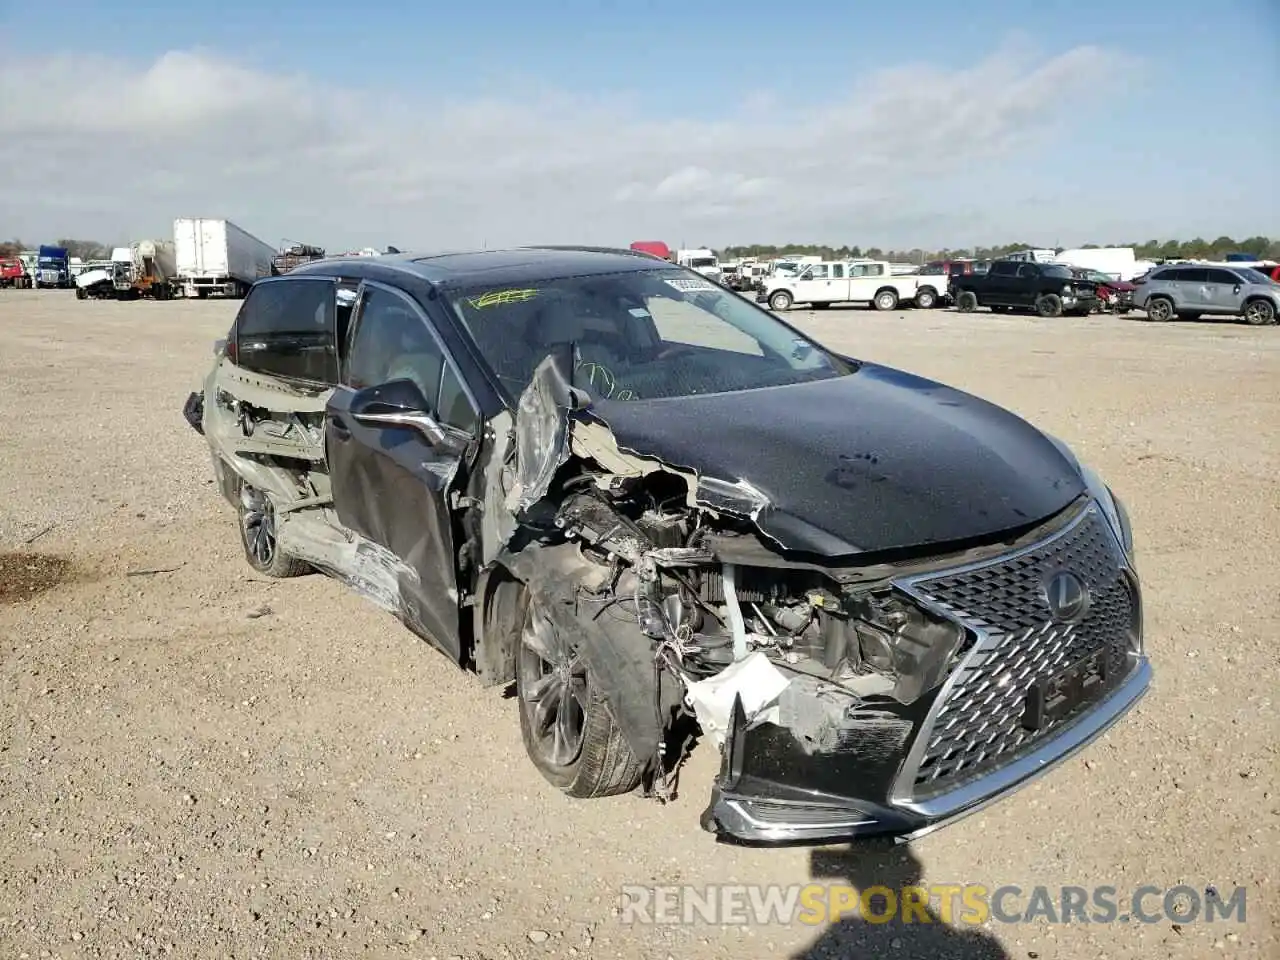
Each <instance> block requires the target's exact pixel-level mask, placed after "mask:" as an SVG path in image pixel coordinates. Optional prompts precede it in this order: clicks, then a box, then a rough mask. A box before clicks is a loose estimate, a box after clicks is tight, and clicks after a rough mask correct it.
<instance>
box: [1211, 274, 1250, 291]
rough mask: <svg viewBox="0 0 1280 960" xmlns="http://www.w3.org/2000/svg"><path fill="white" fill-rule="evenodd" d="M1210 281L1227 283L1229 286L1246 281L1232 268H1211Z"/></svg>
mask: <svg viewBox="0 0 1280 960" xmlns="http://www.w3.org/2000/svg"><path fill="white" fill-rule="evenodd" d="M1209 282H1210V283H1225V284H1226V285H1227V286H1229V287H1231V286H1235V285H1236V284H1239V283H1243V282H1244V281H1243V280H1241V279H1240V278H1239V277H1237V276H1236V275H1235V274H1234V273H1232V272H1231V271H1230V270H1210V271H1209Z"/></svg>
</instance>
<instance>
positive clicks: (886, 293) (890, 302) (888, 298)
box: [873, 290, 898, 310]
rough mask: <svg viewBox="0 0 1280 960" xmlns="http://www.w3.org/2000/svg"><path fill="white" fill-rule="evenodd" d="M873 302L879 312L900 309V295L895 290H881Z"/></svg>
mask: <svg viewBox="0 0 1280 960" xmlns="http://www.w3.org/2000/svg"><path fill="white" fill-rule="evenodd" d="M873 302H874V303H875V305H876V309H877V310H896V309H897V307H898V294H897V293H895V292H894V291H893V290H881V291H880V292H879V293H877V294H876V298H875V300H874V301H873Z"/></svg>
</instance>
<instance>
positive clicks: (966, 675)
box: [910, 507, 1134, 798]
mask: <svg viewBox="0 0 1280 960" xmlns="http://www.w3.org/2000/svg"><path fill="white" fill-rule="evenodd" d="M1064 570H1066V571H1070V572H1071V573H1074V574H1075V575H1076V576H1077V577H1079V578H1080V579H1081V580H1082V581H1083V582H1084V583H1085V584H1086V586H1087V587H1088V589H1089V593H1090V603H1089V607H1088V609H1087V612H1086V614H1085V616H1084V617H1083V618H1081V619H1080V620H1079V621H1078V622H1075V623H1069V624H1067V623H1058V622H1055V621H1054V620H1053V619H1052V618H1051V616H1050V613H1049V607H1048V601H1047V599H1046V594H1045V583H1046V581H1047V580H1049V579H1050V578H1051V577H1052V576H1053V575H1054V574H1056V573H1058V572H1059V571H1064ZM910 589H911V592H912V593H914V594H915V595H916V596H918V597H920V598H921V599H924V600H926V601H929V602H931V603H932V604H934V605H936V606H937V607H939V608H941V609H942V610H944V611H946V612H947V613H949V614H950V615H952V616H953V617H955V618H956V619H957V620H960V621H961V622H963V623H965V624H966V625H968V626H969V627H971V628H973V629H975V630H977V631H979V633H980V636H981V639H980V641H979V642H978V644H976V645H975V647H974V649H973V650H972V651H971V652H970V654H969V656H968V657H967V658H966V659H965V661H964V662H963V663H962V664H961V665H960V666H959V667H958V668H957V672H956V675H955V680H954V683H953V684H952V686H951V688H950V689H949V690H948V691H945V692H944V694H943V696H945V697H946V699H945V701H944V702H943V703H942V705H941V707H940V708H939V709H938V712H937V714H936V716H935V718H934V722H933V724H932V726H931V727H930V728H928V729H926V730H924V731H922V733H921V734H920V735H921V736H923V737H927V738H928V739H927V745H926V747H925V750H924V753H923V755H922V757H921V761H920V765H919V768H918V769H917V771H916V774H915V783H914V793H915V796H916V797H917V798H923V797H926V796H933V795H936V794H938V793H941V792H944V791H945V790H949V789H952V788H954V787H956V786H958V785H959V784H960V783H961V782H963V781H965V780H969V779H971V778H973V777H975V776H977V775H979V774H981V773H984V772H986V771H988V770H990V769H992V768H994V767H997V766H1000V765H1002V764H1004V763H1007V762H1009V761H1011V760H1013V759H1014V758H1016V757H1017V756H1018V755H1020V754H1021V753H1023V752H1024V751H1025V750H1026V749H1027V748H1028V747H1030V746H1031V745H1033V744H1035V743H1036V742H1037V741H1039V740H1041V739H1043V738H1044V737H1045V736H1046V735H1048V734H1050V733H1052V732H1053V731H1054V730H1055V729H1057V728H1059V727H1061V726H1063V725H1064V724H1067V723H1069V722H1071V721H1072V720H1073V719H1074V718H1075V717H1077V716H1079V715H1081V714H1083V713H1085V712H1087V711H1088V710H1089V708H1090V707H1091V706H1092V705H1093V704H1095V703H1097V702H1098V701H1099V700H1100V699H1102V698H1103V697H1105V695H1106V694H1107V693H1108V692H1109V691H1110V690H1111V689H1113V688H1114V687H1115V686H1116V685H1117V684H1118V683H1119V682H1120V681H1122V680H1123V679H1124V676H1125V674H1126V673H1127V672H1128V666H1129V652H1130V648H1131V644H1132V631H1133V624H1134V597H1133V592H1132V589H1131V587H1130V584H1129V581H1128V579H1127V578H1126V577H1125V576H1124V574H1123V573H1122V572H1121V557H1120V553H1119V547H1118V546H1117V545H1116V543H1115V540H1114V538H1113V537H1112V535H1111V533H1110V531H1109V530H1108V528H1107V526H1106V524H1105V521H1103V519H1102V517H1101V516H1100V515H1099V513H1098V511H1097V509H1096V508H1094V507H1091V508H1089V510H1088V511H1087V512H1086V513H1085V514H1084V516H1083V517H1082V518H1080V519H1078V520H1076V521H1075V522H1074V523H1073V524H1072V525H1071V526H1070V527H1068V528H1067V530H1066V531H1065V532H1063V533H1061V534H1059V535H1057V536H1056V537H1055V538H1053V539H1050V540H1049V541H1048V542H1046V543H1044V544H1042V545H1041V546H1039V547H1037V548H1034V549H1032V550H1030V551H1028V552H1026V553H1023V554H1021V555H1018V556H1015V557H1010V558H1006V559H1004V560H999V561H996V562H995V563H992V564H989V565H987V566H983V567H979V568H976V569H971V570H966V571H963V572H960V573H954V574H950V575H946V574H943V575H940V576H936V577H932V578H928V579H920V580H916V581H915V582H914V583H912V584H911V587H910ZM1099 650H1103V651H1104V652H1103V654H1102V656H1103V658H1104V662H1105V664H1106V672H1105V679H1104V682H1103V683H1102V684H1100V685H1098V686H1097V687H1096V688H1095V689H1094V690H1093V691H1092V692H1091V696H1090V697H1089V698H1088V699H1087V700H1085V701H1084V702H1082V703H1080V704H1078V705H1077V706H1076V707H1075V709H1074V710H1073V712H1071V713H1068V714H1066V715H1063V716H1060V717H1058V718H1056V719H1055V720H1052V721H1050V722H1048V723H1045V724H1044V725H1043V726H1042V727H1041V728H1040V729H1038V730H1034V731H1033V730H1029V729H1027V728H1026V727H1024V725H1023V714H1024V711H1025V710H1026V702H1027V694H1028V693H1029V692H1030V691H1031V689H1032V687H1033V685H1035V684H1036V682H1037V681H1040V680H1046V679H1048V678H1050V677H1052V676H1054V675H1055V674H1057V673H1059V672H1060V671H1062V670H1063V669H1064V668H1066V667H1069V666H1071V665H1072V664H1074V663H1076V662H1077V661H1079V660H1082V659H1084V658H1086V657H1088V656H1090V655H1092V654H1094V653H1096V652H1098V651H1099Z"/></svg>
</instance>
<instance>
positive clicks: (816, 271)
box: [808, 263, 829, 280]
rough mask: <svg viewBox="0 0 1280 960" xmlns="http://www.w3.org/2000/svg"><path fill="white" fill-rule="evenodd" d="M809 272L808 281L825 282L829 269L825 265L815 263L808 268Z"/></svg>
mask: <svg viewBox="0 0 1280 960" xmlns="http://www.w3.org/2000/svg"><path fill="white" fill-rule="evenodd" d="M809 271H810V273H811V276H810V277H809V278H808V279H810V280H826V279H827V276H828V273H829V268H828V267H827V265H826V264H825V263H815V264H814V265H813V266H812V267H810V268H809Z"/></svg>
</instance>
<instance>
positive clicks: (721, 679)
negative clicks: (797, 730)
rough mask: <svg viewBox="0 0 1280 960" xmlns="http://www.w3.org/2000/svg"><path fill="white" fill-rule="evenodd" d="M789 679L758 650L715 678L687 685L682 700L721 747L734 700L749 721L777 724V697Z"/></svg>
mask: <svg viewBox="0 0 1280 960" xmlns="http://www.w3.org/2000/svg"><path fill="white" fill-rule="evenodd" d="M789 682H790V681H789V680H788V678H787V677H786V676H785V675H784V674H783V673H782V671H780V670H779V669H778V668H777V667H775V666H774V665H773V664H772V663H770V662H769V658H768V657H766V656H765V655H764V654H763V653H760V652H758V651H757V652H756V653H753V654H751V655H750V656H748V657H746V658H745V659H742V660H739V661H737V662H736V663H734V664H733V665H732V666H730V667H729V668H727V669H725V670H722V671H721V672H720V673H718V674H716V675H715V676H714V677H709V678H708V679H706V680H698V681H696V682H694V683H691V684H689V685H688V687H687V688H686V689H685V702H687V703H688V704H689V706H690V707H692V708H693V712H694V715H695V716H696V717H697V718H698V724H699V725H700V726H701V727H702V731H703V733H705V734H707V736H709V737H711V739H712V740H713V741H714V742H715V744H716V746H717V747H720V746H723V745H724V740H725V736H726V734H727V733H728V730H729V722H730V719H731V714H732V712H733V705H734V703H735V701H736V702H740V703H741V704H742V708H743V710H744V711H745V713H746V716H747V719H748V721H749V722H763V721H769V722H772V723H777V722H778V705H777V700H778V698H779V697H780V696H781V695H782V692H783V691H784V690H785V689H786V688H787V684H788V683H789Z"/></svg>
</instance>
